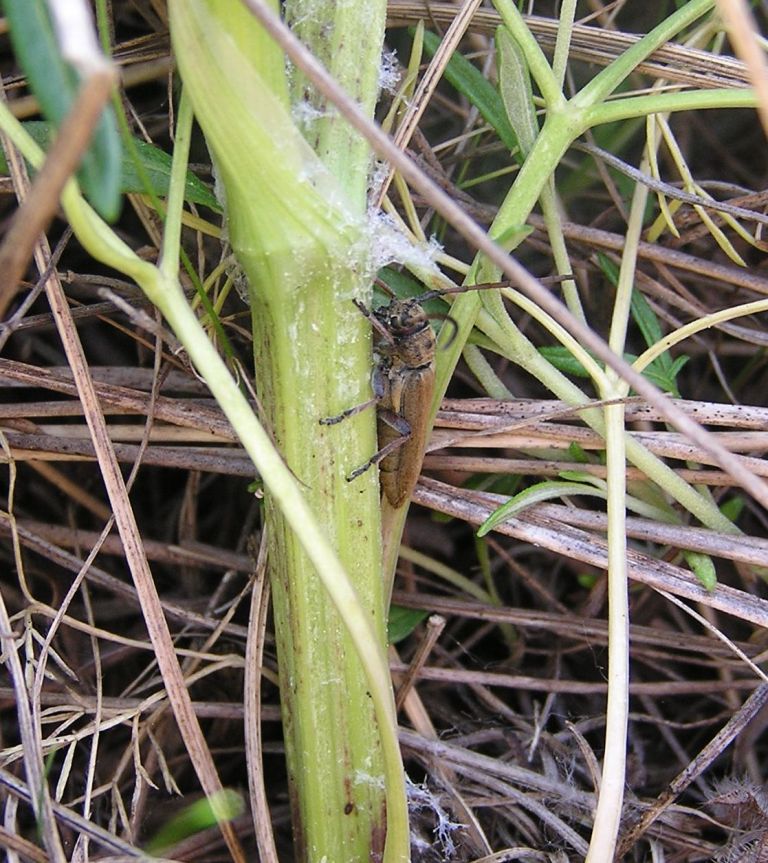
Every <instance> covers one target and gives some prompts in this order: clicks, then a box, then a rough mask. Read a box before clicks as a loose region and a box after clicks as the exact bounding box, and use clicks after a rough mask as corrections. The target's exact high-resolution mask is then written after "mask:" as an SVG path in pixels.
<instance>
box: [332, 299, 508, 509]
mask: <svg viewBox="0 0 768 863" xmlns="http://www.w3.org/2000/svg"><path fill="white" fill-rule="evenodd" d="M380 284H381V283H380ZM508 286H509V282H500V283H495V284H484V285H472V286H470V287H467V288H465V287H457V288H447V289H444V290H434V291H428V292H427V293H425V294H421V295H420V296H418V297H414V298H412V299H406V300H400V299H397V298H393V299H392V300H391V301H390V302H389V303H388V304H387V305H386V306H382V307H381V308H378V309H375V310H373V311H370V310H369V309H367V308H366V307H365V306H364V305H363V304H362V303H359V302H358V301H357V300H354V303H355V305H356V306H357V308H358V309H360V311H361V312H362V313H363V314H364V315H365V316H366V317H367V318H368V320H369V321H370V322H371V325H372V326H373V328H374V331H375V333H376V335H375V337H374V340H375V353H376V355H377V358H378V359H377V362H376V365H375V367H374V371H373V382H372V383H373V399H371V400H370V401H367V402H364V403H363V404H361V405H356V406H355V407H353V408H349V409H347V410H345V411H343V412H342V413H340V414H339V415H338V416H334V417H326V418H324V419H321V420H320V422H321V423H322V424H323V425H334V424H335V423H338V422H341V421H342V420H343V419H346V418H347V417H350V416H352V415H354V414H356V413H359V412H360V411H361V410H364V409H365V408H367V407H370V406H371V405H374V404H375V405H376V416H377V425H378V439H379V450H378V452H376V453H375V454H374V455H373V456H371V458H370V459H368V461H367V462H365V464H363V465H361V466H360V467H358V468H357V469H356V470H354V471H352V473H351V474H350V475H349V476H348V477H347V481H349V482H351V481H352V480H353V479H355V478H356V477H358V476H360V475H361V474H363V473H365V471H367V470H368V469H369V468H371V467H373V466H374V465H376V464H378V465H379V480H380V482H381V488H382V491H383V492H384V495H385V496H386V498H387V500H388V501H389V503H390V504H391V505H392V506H393V507H395V508H396V509H397V508H399V507H401V506H402V505H403V504H404V503H405V502H406V501H407V500H409V499H410V496H411V492H412V491H413V489H414V487H415V485H416V481H417V480H418V478H419V473H420V472H421V463H422V460H423V457H424V448H425V445H426V442H427V434H428V432H429V428H428V424H429V407H430V404H431V402H432V395H433V393H434V389H435V347H436V343H435V333H434V331H433V329H432V327H431V325H430V323H429V317H428V316H427V313H426V312H425V311H424V309H423V308H422V307H421V304H422V303H423V302H426V301H427V300H430V299H433V298H434V297H441V296H444V295H445V294H456V293H460V292H463V291H466V290H479V289H487V288H503V287H508ZM386 290H387V292H389V293H391V292H390V291H389V288H386ZM447 320H450V321H451V323H453V324H454V326H455V322H454V321H453V319H451V318H447Z"/></svg>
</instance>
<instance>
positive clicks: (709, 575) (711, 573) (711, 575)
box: [683, 551, 717, 593]
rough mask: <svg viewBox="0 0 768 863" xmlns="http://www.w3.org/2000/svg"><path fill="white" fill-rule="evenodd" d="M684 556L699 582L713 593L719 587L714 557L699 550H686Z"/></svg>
mask: <svg viewBox="0 0 768 863" xmlns="http://www.w3.org/2000/svg"><path fill="white" fill-rule="evenodd" d="M683 556H684V557H685V560H686V562H687V564H688V566H690V568H691V570H692V572H693V574H694V575H695V576H696V579H697V580H698V582H699V584H700V585H701V586H702V587H703V588H704V589H705V590H708V591H709V592H710V593H711V592H712V591H713V590H714V589H715V588H716V587H717V572H716V571H715V564H714V563H713V562H712V558H711V557H710V556H709V555H708V554H700V553H699V552H697V551H686V552H684V555H683Z"/></svg>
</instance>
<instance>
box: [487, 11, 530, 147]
mask: <svg viewBox="0 0 768 863" xmlns="http://www.w3.org/2000/svg"><path fill="white" fill-rule="evenodd" d="M496 49H497V51H498V55H499V90H500V91H501V99H502V102H503V104H504V108H505V110H506V112H507V119H508V120H509V123H510V125H511V126H512V129H513V130H514V132H515V134H516V135H517V139H518V141H519V142H520V149H521V151H522V155H523V156H527V155H528V153H530V151H531V147H533V144H534V141H535V140H536V136H537V135H538V134H539V124H538V122H537V120H536V108H535V106H534V104H533V88H532V87H531V76H530V74H529V71H528V65H527V64H526V62H525V57H524V56H523V52H522V51H521V50H520V48H519V47H518V44H517V42H515V40H514V39H513V38H512V36H511V34H510V32H509V30H507V28H506V27H497V28H496Z"/></svg>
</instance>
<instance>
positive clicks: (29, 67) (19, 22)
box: [3, 0, 122, 221]
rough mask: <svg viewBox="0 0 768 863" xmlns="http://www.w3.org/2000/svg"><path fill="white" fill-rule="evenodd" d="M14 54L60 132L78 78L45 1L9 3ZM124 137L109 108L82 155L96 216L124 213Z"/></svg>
mask: <svg viewBox="0 0 768 863" xmlns="http://www.w3.org/2000/svg"><path fill="white" fill-rule="evenodd" d="M3 6H4V9H5V14H6V17H7V19H8V23H9V25H10V34H11V41H12V43H13V50H14V53H15V55H16V59H17V60H18V62H19V65H20V66H21V67H22V69H23V70H24V73H25V74H26V76H27V80H28V81H29V87H30V89H31V90H32V92H33V93H34V94H35V96H36V97H37V100H38V102H39V103H40V107H41V109H42V112H43V115H44V116H45V117H47V118H48V119H49V120H50V121H51V122H52V123H53V125H54V127H58V126H59V125H60V124H61V122H62V120H63V119H64V117H65V116H66V115H67V113H68V112H69V111H70V109H71V108H72V105H73V104H74V102H75V99H76V97H77V93H78V89H79V76H78V74H77V72H76V71H75V69H74V68H73V67H72V66H71V65H70V64H69V63H67V62H66V61H65V60H64V58H63V57H62V54H61V51H60V50H59V46H58V44H57V42H56V37H55V35H54V32H53V25H52V23H51V19H50V17H49V15H48V10H47V7H46V4H45V0H4V2H3ZM121 151H122V148H121V145H120V136H119V134H118V131H117V123H116V120H115V114H114V111H113V109H112V107H111V106H109V105H108V106H106V107H105V108H104V111H103V112H102V115H101V118H100V120H99V122H98V124H97V125H96V128H95V130H94V132H93V137H92V139H91V144H90V146H89V148H88V150H87V151H86V152H85V154H84V155H83V159H82V162H81V165H80V169H79V170H78V172H77V177H78V181H79V182H80V185H81V187H82V190H83V193H84V194H85V196H86V197H87V198H88V200H89V201H90V202H91V204H93V206H94V208H95V209H96V210H97V212H98V213H99V214H100V215H101V216H103V217H104V218H105V219H107V220H108V221H113V220H114V219H115V218H117V215H118V213H119V211H120V203H121V197H120V158H121Z"/></svg>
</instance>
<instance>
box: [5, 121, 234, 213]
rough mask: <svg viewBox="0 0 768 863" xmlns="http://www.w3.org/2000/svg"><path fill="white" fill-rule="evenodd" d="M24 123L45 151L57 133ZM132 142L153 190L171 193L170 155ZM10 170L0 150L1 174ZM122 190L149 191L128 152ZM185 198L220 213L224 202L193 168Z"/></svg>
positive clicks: (41, 124)
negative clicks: (193, 171)
mask: <svg viewBox="0 0 768 863" xmlns="http://www.w3.org/2000/svg"><path fill="white" fill-rule="evenodd" d="M22 125H23V126H24V128H25V130H26V131H27V132H28V133H29V134H30V136H31V137H32V138H34V140H35V141H36V142H37V143H38V144H39V145H40V146H41V147H42V148H43V149H44V150H47V149H48V147H49V146H50V143H51V141H52V140H53V136H54V128H53V126H52V125H51V123H48V122H47V121H42V120H30V121H29V122H27V123H23V124H22ZM133 143H134V146H135V148H136V152H137V153H138V155H139V159H140V160H141V165H142V167H143V169H144V171H145V172H146V174H147V176H148V177H149V180H150V182H151V184H152V189H153V191H154V192H155V194H156V195H157V196H158V197H159V198H164V197H166V196H167V195H168V185H169V181H170V176H171V162H172V159H171V156H169V155H168V153H166V152H165V151H164V150H161V149H160V148H159V147H155V146H154V145H153V144H148V143H147V142H146V141H140V140H139V139H137V138H134V140H133ZM7 173H8V163H7V162H6V161H5V156H4V155H3V153H2V151H0V174H4V175H7ZM120 191H121V193H123V194H126V193H138V194H146V192H147V190H146V189H145V188H144V184H143V183H142V181H141V179H140V177H139V172H138V171H137V169H136V166H135V165H134V163H133V159H132V158H131V157H130V154H128V153H126V152H124V153H123V154H122V159H121V163H120ZM184 198H185V200H186V201H187V202H188V203H191V204H200V205H202V206H204V207H210V209H212V210H214V211H216V212H217V213H218V212H221V205H220V204H219V202H218V201H217V200H216V196H215V195H214V194H213V192H212V191H211V190H210V189H209V188H208V186H206V185H205V183H203V181H202V180H200V179H199V177H196V176H195V175H194V174H193V173H192V172H191V171H187V179H186V186H185V189H184Z"/></svg>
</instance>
